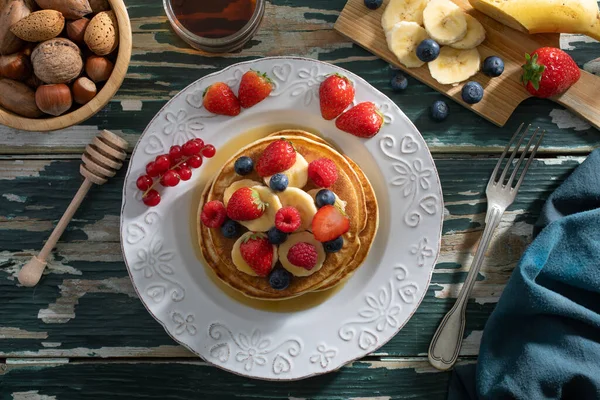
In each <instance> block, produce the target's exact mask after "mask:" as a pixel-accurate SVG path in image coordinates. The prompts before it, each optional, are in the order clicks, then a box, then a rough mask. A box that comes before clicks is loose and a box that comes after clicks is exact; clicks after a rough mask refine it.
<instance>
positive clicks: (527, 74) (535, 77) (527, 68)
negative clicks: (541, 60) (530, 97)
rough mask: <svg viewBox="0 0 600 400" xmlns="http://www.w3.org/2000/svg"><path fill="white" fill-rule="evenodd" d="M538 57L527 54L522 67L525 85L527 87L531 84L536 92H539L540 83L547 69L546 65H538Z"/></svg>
mask: <svg viewBox="0 0 600 400" xmlns="http://www.w3.org/2000/svg"><path fill="white" fill-rule="evenodd" d="M537 61H538V55H537V54H534V55H533V57H532V56H531V55H530V54H528V53H525V64H524V65H523V66H522V67H521V68H523V78H522V79H523V84H524V85H527V83H529V82H531V86H533V88H534V89H535V90H539V88H540V81H541V80H542V75H543V73H544V70H545V69H546V66H545V65H542V64H538V62H537Z"/></svg>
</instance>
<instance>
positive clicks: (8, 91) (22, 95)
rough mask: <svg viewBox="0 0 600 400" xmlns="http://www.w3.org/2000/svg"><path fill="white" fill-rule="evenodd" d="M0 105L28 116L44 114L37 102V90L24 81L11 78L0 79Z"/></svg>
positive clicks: (34, 116)
mask: <svg viewBox="0 0 600 400" xmlns="http://www.w3.org/2000/svg"><path fill="white" fill-rule="evenodd" d="M0 93H2V95H1V96H0V106H2V107H4V108H5V109H7V110H9V111H12V112H14V113H15V114H19V115H22V116H24V117H28V118H37V117H41V116H42V112H41V111H40V109H39V108H38V107H37V105H36V104H35V92H34V91H33V89H31V88H30V87H29V86H27V85H25V84H24V83H21V82H17V81H14V80H11V79H0Z"/></svg>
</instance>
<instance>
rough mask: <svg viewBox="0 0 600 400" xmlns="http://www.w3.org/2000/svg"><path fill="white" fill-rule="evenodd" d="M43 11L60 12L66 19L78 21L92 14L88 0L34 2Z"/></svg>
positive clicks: (43, 0) (38, 0) (45, 0)
mask: <svg viewBox="0 0 600 400" xmlns="http://www.w3.org/2000/svg"><path fill="white" fill-rule="evenodd" d="M35 1H36V3H37V4H38V6H40V8H43V9H44V10H47V9H50V10H56V11H60V12H61V13H62V15H64V16H65V18H66V19H79V18H81V17H83V16H84V15H87V14H89V13H91V12H92V8H91V7H90V3H89V2H88V0H35Z"/></svg>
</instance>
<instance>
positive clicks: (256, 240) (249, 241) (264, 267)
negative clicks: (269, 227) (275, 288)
mask: <svg viewBox="0 0 600 400" xmlns="http://www.w3.org/2000/svg"><path fill="white" fill-rule="evenodd" d="M240 253H241V254H242V258H243V259H244V261H246V263H248V265H249V266H250V268H252V271H254V272H256V275H258V276H262V277H265V276H267V275H269V272H271V269H272V268H273V245H272V244H271V243H269V240H268V239H267V236H266V235H265V234H263V233H253V234H252V235H249V236H248V237H246V238H245V239H244V240H243V241H242V244H241V245H240Z"/></svg>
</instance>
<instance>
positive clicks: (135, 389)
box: [0, 0, 600, 400]
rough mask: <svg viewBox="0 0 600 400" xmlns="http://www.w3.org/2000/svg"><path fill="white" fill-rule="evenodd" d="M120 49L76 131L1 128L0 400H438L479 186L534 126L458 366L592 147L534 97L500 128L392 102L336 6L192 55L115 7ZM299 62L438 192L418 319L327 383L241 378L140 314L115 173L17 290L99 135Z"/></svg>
mask: <svg viewBox="0 0 600 400" xmlns="http://www.w3.org/2000/svg"><path fill="white" fill-rule="evenodd" d="M126 3H127V6H128V9H129V14H130V16H131V20H132V26H133V39H134V45H133V46H134V49H133V57H132V62H131V66H130V68H129V73H128V75H127V79H126V80H125V82H124V84H123V87H122V88H121V90H120V91H119V92H118V94H117V96H116V97H115V98H114V99H113V100H112V101H111V102H110V104H109V105H108V106H107V107H106V108H105V109H104V110H102V111H101V112H100V113H98V114H97V115H96V116H95V117H93V118H91V119H90V120H89V121H87V122H86V123H85V124H83V125H80V126H77V127H73V128H70V129H66V130H64V131H59V132H54V133H50V134H40V133H26V132H19V131H15V130H12V129H8V128H5V127H0V189H1V194H0V399H57V400H63V399H77V398H90V399H91V398H100V399H107V398H112V399H118V398H123V399H129V398H132V397H145V398H156V399H187V398H206V399H227V398H240V399H241V398H263V397H265V398H270V399H279V398H283V399H288V398H290V399H291V398H296V399H304V398H311V399H313V398H314V399H325V398H329V399H347V398H377V399H389V398H392V399H404V398H423V399H444V398H445V395H446V390H447V384H448V379H449V376H450V375H449V373H441V372H437V371H436V370H434V369H433V368H431V367H430V366H429V364H428V362H427V358H426V353H427V348H428V345H429V341H430V339H431V336H432V335H433V333H434V330H435V329H436V327H437V324H438V323H439V321H440V320H441V318H442V316H443V315H444V314H445V313H446V311H448V309H449V308H450V307H451V305H452V304H453V302H454V300H455V298H456V295H457V292H458V290H459V289H460V287H461V284H462V282H463V280H464V278H465V276H466V273H467V271H468V268H469V265H470V262H471V259H472V256H473V252H474V249H475V246H476V243H477V240H478V238H479V237H480V235H481V232H482V225H483V220H484V214H485V210H486V200H485V195H484V189H485V185H486V183H487V179H488V177H489V174H490V172H491V170H492V168H493V165H494V163H495V161H496V159H497V157H498V154H499V152H500V150H501V148H502V147H503V146H504V145H505V143H506V142H507V140H508V139H509V137H510V136H511V135H512V133H513V132H514V131H515V129H516V127H517V126H518V125H519V124H520V123H521V122H523V121H524V122H531V123H533V124H536V125H539V126H540V127H542V128H544V129H546V130H547V131H548V134H547V135H546V140H545V143H544V146H543V148H542V150H541V152H540V156H539V160H537V161H536V162H535V163H534V164H533V167H532V169H531V172H530V174H529V176H528V177H527V179H526V181H525V184H524V185H523V187H522V189H521V192H520V193H519V196H518V198H517V201H516V202H515V204H514V205H513V206H512V207H511V208H510V209H509V211H508V212H507V213H506V215H505V216H504V218H503V221H502V224H501V225H500V228H499V230H498V231H497V234H496V237H495V239H494V242H493V244H492V246H491V248H490V250H489V254H488V255H489V258H488V259H487V261H486V262H485V264H484V267H483V269H482V271H481V274H480V277H479V281H478V283H477V285H476V287H475V290H474V293H473V296H472V299H471V300H470V302H469V305H468V308H467V314H468V322H467V328H466V332H465V335H466V339H465V342H464V345H463V347H462V350H461V359H460V362H461V363H472V362H475V361H476V358H477V352H478V347H479V341H480V338H481V333H482V330H483V327H484V325H485V322H486V319H487V318H488V316H489V314H490V313H491V312H492V310H493V309H494V305H495V304H496V302H497V300H498V297H499V296H500V294H501V293H502V289H503V287H504V285H505V283H506V282H507V280H508V278H509V276H510V274H511V272H512V270H513V268H514V266H515V264H516V262H517V261H518V259H519V257H520V256H521V254H522V252H523V250H524V249H525V247H526V246H527V244H528V243H529V242H530V240H531V232H532V225H533V223H534V221H535V220H536V218H537V216H538V215H539V212H540V208H541V206H542V204H543V202H544V199H545V198H546V197H547V196H548V194H550V193H551V192H552V190H553V189H554V188H556V187H557V186H558V185H559V184H560V183H561V182H562V181H563V180H564V178H565V177H566V176H568V174H569V173H570V172H571V171H572V170H573V169H574V168H575V167H576V166H577V165H579V164H580V163H581V162H582V160H583V159H584V158H585V156H586V155H587V154H589V152H590V151H591V150H592V149H594V148H595V147H598V145H599V144H600V133H599V132H598V131H597V130H595V129H593V128H590V126H589V125H588V124H586V123H585V122H584V121H581V120H579V119H577V118H575V117H573V116H572V115H571V114H569V113H568V112H567V111H565V110H564V109H562V108H560V107H559V106H557V105H555V104H553V103H551V102H549V101H544V100H535V99H532V100H529V101H526V102H525V103H523V104H522V105H521V106H520V107H519V108H518V109H517V111H516V113H515V114H514V115H513V117H512V118H511V120H510V121H509V123H508V125H507V126H506V127H504V128H498V127H495V126H493V125H492V124H490V123H488V122H486V121H485V120H483V119H481V118H480V117H478V116H476V115H475V114H473V113H471V112H469V111H467V110H465V109H463V108H462V107H460V106H459V105H457V104H450V112H451V115H450V117H449V118H448V120H446V121H445V122H443V123H434V122H432V121H431V120H430V119H429V117H428V107H429V105H430V104H431V103H432V102H433V101H434V100H437V99H442V98H443V97H442V95H440V94H438V93H436V92H435V91H433V90H431V89H429V88H427V87H426V86H424V85H422V84H420V83H418V82H417V81H415V80H412V79H409V82H410V86H409V88H408V89H407V90H406V91H405V92H404V93H401V94H396V93H392V92H391V90H390V87H389V80H390V77H391V75H392V73H393V71H392V70H391V69H390V68H389V66H388V65H387V64H386V63H385V62H383V61H381V60H379V59H377V58H376V57H374V56H372V55H371V54H369V53H368V52H366V51H364V50H362V49H360V48H358V47H357V46H354V45H352V44H351V43H349V42H348V41H346V40H345V39H343V38H342V37H341V36H340V35H338V34H337V33H336V32H335V31H333V24H334V22H335V20H336V18H337V16H338V14H339V12H340V10H341V9H342V8H343V6H344V4H345V0H270V1H269V2H268V5H267V11H266V16H265V20H264V22H263V25H262V28H261V30H260V31H259V32H258V34H257V35H256V36H255V37H254V39H253V40H252V41H251V42H250V43H249V44H248V45H247V46H246V48H245V49H244V50H243V51H241V52H238V53H235V54H231V55H228V56H226V57H223V56H206V55H201V54H199V53H197V52H196V51H193V50H191V49H190V48H188V46H186V45H185V43H184V42H183V41H181V40H180V39H179V38H178V37H176V36H175V35H174V33H173V32H172V31H171V29H170V27H169V24H168V22H167V21H166V18H165V16H164V12H163V8H162V2H161V1H159V0H126ZM561 45H562V47H563V48H564V49H565V50H567V51H568V52H569V53H570V54H571V55H572V56H573V57H574V58H575V60H576V61H577V63H578V64H579V65H580V66H582V67H583V68H585V69H587V70H588V71H591V72H594V73H600V58H596V57H598V55H600V44H599V43H597V42H595V41H592V40H591V39H588V38H586V37H583V36H577V35H563V38H562V40H561ZM273 55H300V56H307V57H313V58H318V59H319V60H323V61H328V62H332V63H335V64H338V65H340V66H342V67H344V68H347V69H349V70H351V71H352V72H354V73H357V74H359V75H361V76H362V77H364V78H365V79H367V80H368V81H369V82H370V83H371V84H373V85H374V86H375V87H376V88H378V89H379V90H381V91H383V92H384V93H386V94H387V95H389V96H390V97H391V98H392V99H393V100H394V101H396V103H397V104H398V105H399V106H400V107H401V108H402V109H403V110H404V112H405V113H406V114H407V115H408V117H409V118H410V119H411V120H412V121H414V122H415V124H416V125H417V127H418V128H419V130H420V131H421V133H422V134H423V136H424V137H425V140H426V141H427V143H428V144H429V146H430V148H431V151H432V153H433V154H434V157H435V160H436V165H437V168H438V170H439V173H440V177H441V182H442V186H443V190H444V195H445V223H444V229H443V238H442V253H441V256H440V259H439V262H438V264H437V266H436V269H435V272H434V274H433V279H432V283H431V286H430V287H429V290H428V292H427V295H426V298H425V300H424V301H423V303H422V304H421V306H420V308H419V310H418V311H417V313H416V314H415V315H414V316H413V318H412V319H411V320H410V322H409V323H408V324H407V325H406V327H405V328H404V329H402V331H401V332H400V333H399V334H398V335H397V336H396V337H395V338H394V339H393V340H391V341H390V342H389V343H388V344H386V345H385V346H384V347H383V348H381V349H380V350H379V351H377V352H376V353H374V354H372V355H370V356H368V357H366V358H365V359H363V360H361V361H359V362H355V363H353V364H351V365H348V366H346V367H344V368H342V369H341V370H340V371H338V372H335V373H331V374H329V375H326V376H322V377H317V378H312V379H308V380H306V381H301V382H291V383H266V382H260V381H254V380H250V379H245V378H241V377H238V376H234V375H231V374H228V373H226V372H223V371H221V370H219V369H217V368H214V367H212V366H210V365H207V364H206V363H205V362H203V361H202V360H201V359H199V358H197V357H195V356H194V355H193V354H191V353H189V352H188V351H187V350H185V349H184V348H183V347H181V346H178V345H177V344H176V343H175V342H173V340H172V339H171V338H170V337H169V336H168V335H167V334H166V333H165V332H164V331H163V329H162V327H161V326H160V325H159V324H158V323H157V322H156V321H154V319H152V317H151V316H150V315H149V314H148V313H147V312H146V310H145V308H144V306H143V305H142V304H141V302H140V301H139V299H138V298H137V296H136V294H135V292H134V290H133V288H132V286H131V282H130V280H129V277H128V275H127V271H126V270H125V265H124V264H123V260H122V256H121V249H120V244H119V210H120V206H121V188H122V184H123V177H124V170H125V168H124V169H123V171H122V172H121V173H120V174H119V175H118V176H117V177H116V178H115V179H113V180H111V181H110V182H109V183H108V184H107V185H105V186H103V187H102V188H101V189H97V188H96V189H93V190H92V192H91V193H90V195H89V199H88V201H86V202H85V203H84V205H83V206H82V207H81V209H80V210H79V212H78V213H77V214H76V216H75V219H74V221H73V222H72V224H71V225H70V227H69V229H68V231H67V232H66V233H65V235H64V236H63V237H62V239H61V241H60V243H59V244H58V246H57V248H56V250H55V251H54V252H53V259H52V260H51V262H50V263H49V268H48V269H47V271H46V275H45V276H44V277H43V279H42V281H41V283H40V284H39V285H38V286H37V287H36V288H32V289H27V288H23V287H19V286H18V285H17V284H16V275H17V272H18V270H19V268H20V267H21V266H22V265H23V264H24V263H25V262H26V261H27V260H28V259H29V257H31V255H32V254H33V252H34V251H35V250H38V249H39V248H40V247H41V244H42V242H43V241H44V240H45V239H46V238H47V236H48V235H49V233H50V231H51V229H52V228H53V226H54V224H55V223H56V222H57V220H58V219H59V218H60V216H61V215H62V212H63V211H64V209H65V208H66V206H67V204H68V203H69V201H70V199H71V197H72V195H73V194H74V193H75V191H76V190H77V188H78V186H79V184H80V182H81V178H80V176H79V172H78V170H79V168H78V164H79V161H78V158H79V156H80V154H81V152H82V150H83V148H84V146H85V145H86V144H87V143H88V142H89V140H90V139H91V138H92V137H93V136H95V135H96V133H97V132H98V130H99V129H110V130H112V131H113V132H116V133H119V134H121V135H122V136H124V137H125V138H126V139H127V140H128V141H129V142H130V143H131V145H133V144H134V143H135V142H136V140H137V139H138V137H139V135H140V134H141V133H142V131H143V130H144V127H145V126H146V125H147V124H148V122H149V121H150V120H151V118H152V117H153V116H154V114H155V113H156V112H157V111H158V110H159V109H160V108H161V107H162V106H163V105H164V104H165V102H166V101H167V100H168V99H169V98H170V97H171V96H173V95H174V94H175V93H177V92H178V91H179V90H181V89H182V88H184V87H185V86H187V85H188V84H189V83H191V82H192V81H194V80H196V79H198V78H200V77H202V76H204V75H206V74H209V73H211V72H214V71H217V70H219V69H221V68H223V67H225V66H227V65H230V64H232V63H235V62H239V61H243V60H248V59H253V58H257V57H262V56H273Z"/></svg>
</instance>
